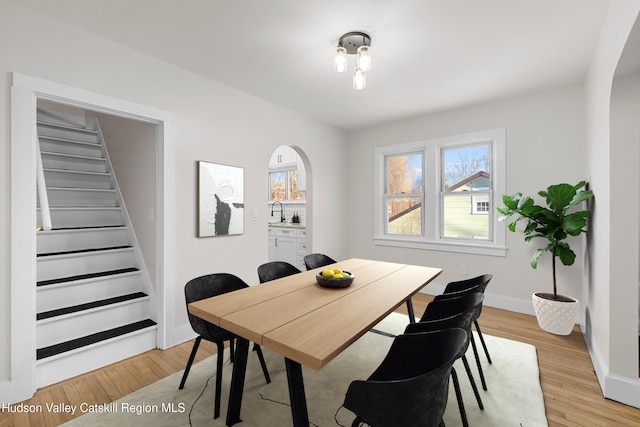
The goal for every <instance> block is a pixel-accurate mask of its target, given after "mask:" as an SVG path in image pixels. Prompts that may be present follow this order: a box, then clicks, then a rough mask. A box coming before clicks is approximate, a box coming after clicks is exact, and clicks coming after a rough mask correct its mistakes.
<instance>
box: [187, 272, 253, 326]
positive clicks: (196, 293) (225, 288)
mask: <svg viewBox="0 0 640 427" xmlns="http://www.w3.org/2000/svg"><path fill="white" fill-rule="evenodd" d="M248 287H249V285H247V284H246V283H245V282H244V281H243V280H242V279H240V278H239V277H237V276H234V275H233V274H229V273H215V274H207V275H205V276H200V277H196V278H195V279H191V280H190V281H189V282H187V284H186V285H185V286H184V299H185V301H186V303H187V305H189V304H190V303H192V302H196V301H200V300H203V299H205V298H211V297H214V296H216V295H221V294H225V293H227V292H233V291H237V290H239V289H243V288H248ZM188 312H189V311H188V310H187V313H188ZM189 323H191V327H192V328H193V330H194V332H195V333H197V334H198V335H201V336H202V337H205V338H207V337H211V336H213V335H215V334H217V333H221V332H224V331H225V330H224V329H222V328H219V327H217V326H216V325H213V324H211V323H209V322H207V321H205V320H203V319H201V318H199V317H197V316H194V315H192V314H191V313H189Z"/></svg>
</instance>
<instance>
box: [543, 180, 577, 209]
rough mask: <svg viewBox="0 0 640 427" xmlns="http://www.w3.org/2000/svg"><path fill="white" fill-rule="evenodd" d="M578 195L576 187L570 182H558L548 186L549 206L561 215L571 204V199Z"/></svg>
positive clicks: (547, 198) (547, 197)
mask: <svg viewBox="0 0 640 427" xmlns="http://www.w3.org/2000/svg"><path fill="white" fill-rule="evenodd" d="M575 195H576V189H575V187H574V186H573V185H570V184H556V185H551V186H549V187H548V188H547V192H546V200H547V204H548V205H549V208H550V209H551V210H552V211H553V212H554V213H556V214H558V215H561V214H562V213H564V212H565V211H566V209H567V208H568V207H569V206H571V201H572V200H573V198H574V196H575Z"/></svg>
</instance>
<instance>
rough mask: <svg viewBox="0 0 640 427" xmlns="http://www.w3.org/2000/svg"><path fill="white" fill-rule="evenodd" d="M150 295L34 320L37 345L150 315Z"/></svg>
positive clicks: (77, 336) (94, 331)
mask: <svg viewBox="0 0 640 427" xmlns="http://www.w3.org/2000/svg"><path fill="white" fill-rule="evenodd" d="M148 301H149V298H148V297H147V298H141V300H137V301H135V302H132V301H127V302H126V303H120V304H114V305H112V306H108V307H100V308H98V309H95V310H88V311H87V312H83V313H74V314H72V315H67V316H60V317H59V318H55V319H45V320H39V321H37V322H36V346H37V347H38V348H42V347H47V346H50V345H54V344H59V343H61V342H65V341H69V340H72V339H76V338H80V337H84V336H87V335H91V334H94V333H96V332H99V331H105V330H108V329H112V328H117V327H119V326H123V325H127V324H129V323H133V322H137V321H140V320H144V319H147V318H149V303H148Z"/></svg>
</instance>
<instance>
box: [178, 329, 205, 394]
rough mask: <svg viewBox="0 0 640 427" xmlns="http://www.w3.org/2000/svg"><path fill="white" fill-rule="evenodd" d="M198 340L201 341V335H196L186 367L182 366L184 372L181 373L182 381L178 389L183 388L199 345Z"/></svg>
mask: <svg viewBox="0 0 640 427" xmlns="http://www.w3.org/2000/svg"><path fill="white" fill-rule="evenodd" d="M200 341H202V337H200V336H199V337H197V338H196V340H195V341H194V343H193V348H192V349H191V355H190V356H189V361H188V362H187V367H186V368H184V374H182V381H180V387H178V388H179V389H180V390H182V389H183V388H184V383H185V382H186V381H187V377H188V376H189V371H190V370H191V365H192V364H193V359H195V357H196V353H197V352H198V347H199V346H200Z"/></svg>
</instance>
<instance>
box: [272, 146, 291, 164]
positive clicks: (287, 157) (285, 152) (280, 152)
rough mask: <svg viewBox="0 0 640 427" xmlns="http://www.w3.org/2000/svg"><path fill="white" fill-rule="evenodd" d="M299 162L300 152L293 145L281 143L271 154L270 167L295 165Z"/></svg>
mask: <svg viewBox="0 0 640 427" xmlns="http://www.w3.org/2000/svg"><path fill="white" fill-rule="evenodd" d="M297 162H298V153H296V150H294V149H293V148H291V147H287V146H286V145H281V146H280V147H278V148H277V149H276V151H274V152H273V154H272V155H271V160H270V161H269V167H271V168H277V167H281V166H287V165H295V164H296V163H297Z"/></svg>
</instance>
